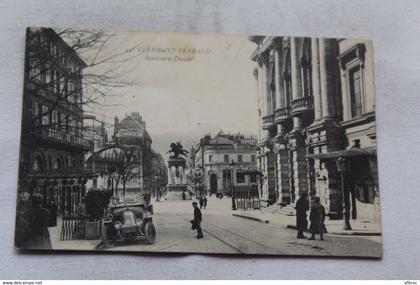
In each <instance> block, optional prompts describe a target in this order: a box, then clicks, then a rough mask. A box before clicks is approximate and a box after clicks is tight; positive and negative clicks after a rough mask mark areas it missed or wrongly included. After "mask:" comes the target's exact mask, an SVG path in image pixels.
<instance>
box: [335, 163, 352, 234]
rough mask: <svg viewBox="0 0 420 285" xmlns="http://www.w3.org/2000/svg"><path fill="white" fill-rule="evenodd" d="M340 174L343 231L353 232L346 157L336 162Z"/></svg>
mask: <svg viewBox="0 0 420 285" xmlns="http://www.w3.org/2000/svg"><path fill="white" fill-rule="evenodd" d="M336 163H337V169H338V172H340V174H341V192H342V195H343V229H344V230H351V225H350V197H349V192H348V191H347V190H346V187H345V186H344V172H346V171H347V160H346V159H345V158H344V157H339V158H337V160H336Z"/></svg>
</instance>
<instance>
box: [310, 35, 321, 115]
mask: <svg viewBox="0 0 420 285" xmlns="http://www.w3.org/2000/svg"><path fill="white" fill-rule="evenodd" d="M311 53H312V54H311V56H312V62H311V65H312V92H313V98H314V109H315V120H320V119H321V117H322V101H321V85H320V78H319V49H318V39H317V38H313V39H311Z"/></svg>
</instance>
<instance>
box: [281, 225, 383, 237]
mask: <svg viewBox="0 0 420 285" xmlns="http://www.w3.org/2000/svg"><path fill="white" fill-rule="evenodd" d="M286 228H288V229H293V230H296V229H297V228H296V226H295V225H287V226H286ZM305 232H306V233H309V231H305ZM326 234H330V235H341V236H381V235H382V233H381V232H376V231H372V232H360V231H359V232H358V231H349V232H334V231H332V232H327V233H326Z"/></svg>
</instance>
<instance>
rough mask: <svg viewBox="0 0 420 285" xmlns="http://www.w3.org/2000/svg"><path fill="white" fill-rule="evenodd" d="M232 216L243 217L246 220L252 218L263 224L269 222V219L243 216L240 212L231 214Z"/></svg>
mask: <svg viewBox="0 0 420 285" xmlns="http://www.w3.org/2000/svg"><path fill="white" fill-rule="evenodd" d="M232 216H235V217H239V218H244V219H248V220H253V221H256V222H260V223H264V224H268V223H269V222H270V221H269V220H263V219H260V218H256V217H251V216H245V215H241V214H232Z"/></svg>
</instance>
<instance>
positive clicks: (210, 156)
mask: <svg viewBox="0 0 420 285" xmlns="http://www.w3.org/2000/svg"><path fill="white" fill-rule="evenodd" d="M211 159H212V155H211V154H210V155H209V162H211Z"/></svg>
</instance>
